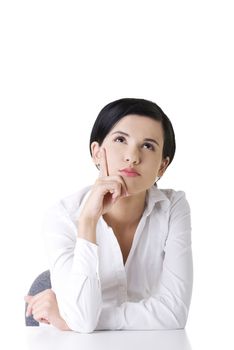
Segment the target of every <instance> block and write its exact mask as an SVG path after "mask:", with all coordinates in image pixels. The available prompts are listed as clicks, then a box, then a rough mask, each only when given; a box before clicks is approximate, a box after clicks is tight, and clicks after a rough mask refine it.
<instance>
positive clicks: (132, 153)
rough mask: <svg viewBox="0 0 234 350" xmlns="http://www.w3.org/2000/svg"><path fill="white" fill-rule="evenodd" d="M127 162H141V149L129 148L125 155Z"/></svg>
mask: <svg viewBox="0 0 234 350" xmlns="http://www.w3.org/2000/svg"><path fill="white" fill-rule="evenodd" d="M124 158H125V162H128V163H129V164H139V163H140V155H139V151H138V150H136V149H134V150H128V152H127V153H126V155H125V157H124Z"/></svg>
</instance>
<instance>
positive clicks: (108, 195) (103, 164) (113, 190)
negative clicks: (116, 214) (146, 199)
mask: <svg viewBox="0 0 234 350" xmlns="http://www.w3.org/2000/svg"><path fill="white" fill-rule="evenodd" d="M100 157H101V158H100V175H99V178H98V179H97V180H96V182H95V184H94V185H93V188H92V190H91V192H90V195H89V197H88V199H87V201H86V203H85V206H84V208H83V210H82V212H81V214H80V218H79V221H82V219H84V220H85V221H86V222H87V219H88V220H91V221H92V222H95V223H96V222H97V221H98V219H99V218H100V216H102V215H103V214H105V213H107V212H108V211H109V210H110V209H111V208H112V207H113V205H114V204H115V203H116V201H117V200H119V199H120V198H123V197H126V196H128V192H127V187H126V184H125V182H124V180H123V177H122V176H120V175H115V176H109V174H108V166H107V159H106V152H105V149H104V148H102V149H101V151H100Z"/></svg>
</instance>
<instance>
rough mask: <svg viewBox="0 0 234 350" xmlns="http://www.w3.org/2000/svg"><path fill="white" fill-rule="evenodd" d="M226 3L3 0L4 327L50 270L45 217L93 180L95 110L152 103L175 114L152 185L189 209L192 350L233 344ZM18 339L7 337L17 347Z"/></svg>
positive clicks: (19, 315)
mask: <svg viewBox="0 0 234 350" xmlns="http://www.w3.org/2000/svg"><path fill="white" fill-rule="evenodd" d="M231 6H232V1H225V0H222V1H215V0H213V1H206V0H203V1H200V0H199V1H198V0H197V1H189V0H187V1H182V0H177V1H167V0H164V1H148V0H145V1H137V0H134V1H129V0H124V1H120V0H118V1H110V0H109V1H103V0H99V1H50V0H46V1H44V0H41V1H33V0H31V1H23V0H21V1H11V0H7V1H1V3H0V50H1V54H0V61H1V62H0V74H1V75H0V89H1V91H0V93H1V102H0V113H1V115H0V118H1V119H0V120H1V125H0V152H1V158H0V162H1V163H0V167H1V170H0V172H1V182H0V186H1V192H0V193H1V197H0V198H1V208H0V209H1V220H0V222H1V224H0V225H1V231H0V249H1V250H0V252H1V253H0V269H1V271H0V273H1V276H0V278H1V287H0V290H1V322H2V326H1V327H4V328H5V332H7V330H9V328H10V327H14V328H15V329H17V328H18V327H19V328H20V327H21V326H22V325H23V323H24V318H23V313H24V311H23V310H24V300H23V296H24V295H25V294H26V293H27V291H28V289H29V287H30V285H31V283H32V281H33V280H34V278H35V277H36V276H37V275H38V274H39V273H41V272H42V271H44V270H45V269H47V268H48V264H47V259H46V256H45V251H44V245H43V240H42V235H41V225H42V220H43V216H44V212H45V210H46V209H47V208H48V207H49V206H50V205H52V204H54V203H55V202H57V201H58V200H59V199H60V198H63V197H64V196H66V195H69V194H72V193H73V192H75V191H77V190H78V189H80V188H81V187H82V186H84V185H89V184H91V183H93V182H94V181H95V178H96V176H97V170H96V168H95V167H94V166H93V163H92V161H91V158H90V155H89V146H88V145H89V135H90V131H91V127H92V125H93V122H94V120H95V118H96V117H97V114H98V113H99V111H100V109H101V108H102V107H103V106H104V105H106V104H107V103H109V102H111V101H112V100H115V99H118V98H122V97H139V98H146V99H151V100H153V101H155V102H156V103H158V104H159V106H161V107H162V109H163V110H164V112H165V113H166V114H167V115H168V116H169V118H170V119H171V121H172V123H173V126H174V130H175V134H176V140H177V151H176V155H175V158H174V160H173V162H172V164H171V165H170V167H169V168H168V170H167V172H166V173H165V175H164V177H163V178H162V179H161V180H160V181H159V187H160V188H174V189H176V190H184V191H185V192H186V194H187V198H188V200H189V203H190V206H191V213H192V228H193V232H192V235H193V236H192V237H193V256H194V289H193V298H192V304H191V309H190V314H189V319H188V323H187V326H186V330H187V334H188V336H189V340H190V342H191V346H192V349H193V350H194V349H199V350H200V349H208V348H211V347H212V348H213V349H216V348H217V349H220V348H221V347H223V348H231V346H230V344H231V342H232V337H231V335H232V332H231V329H232V328H231V327H233V313H234V307H233V306H234V303H233V296H234V288H233V282H232V281H233V278H234V274H233V267H234V258H233V256H234V254H233V242H234V240H233V235H234V230H233V220H232V217H233V214H232V211H233V204H232V198H233V186H232V179H233V175H234V174H233V172H232V169H233V167H232V163H233V155H232V153H233V141H232V139H233V132H232V128H233V124H232V120H233V112H234V107H233V90H234V89H233V85H234V84H233V81H234V70H233V62H234V54H233V31H234V25H233V16H234V13H233V10H232V8H231ZM15 342H16V344H17V338H16V339H15Z"/></svg>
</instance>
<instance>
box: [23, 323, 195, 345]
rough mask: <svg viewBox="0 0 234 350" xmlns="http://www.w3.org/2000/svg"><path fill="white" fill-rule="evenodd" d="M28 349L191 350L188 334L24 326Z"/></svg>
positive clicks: (182, 332) (183, 332)
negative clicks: (88, 331) (83, 330)
mask: <svg viewBox="0 0 234 350" xmlns="http://www.w3.org/2000/svg"><path fill="white" fill-rule="evenodd" d="M25 332H26V342H27V348H28V349H29V350H42V349H43V350H47V349H48V350H62V349H63V350H75V349H76V350H105V349H108V350H117V349H118V350H125V349H126V350H127V349H128V350H129V349H134V350H156V349H157V350H191V346H190V344H189V340H188V337H187V335H186V331H184V330H178V331H99V332H94V333H90V334H80V333H75V332H62V331H59V330H57V329H55V328H54V327H52V326H42V327H25Z"/></svg>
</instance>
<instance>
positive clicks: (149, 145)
mask: <svg viewBox="0 0 234 350" xmlns="http://www.w3.org/2000/svg"><path fill="white" fill-rule="evenodd" d="M144 146H146V148H147V149H149V150H152V151H154V150H155V148H154V146H153V145H151V143H148V142H147V143H144Z"/></svg>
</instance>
